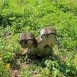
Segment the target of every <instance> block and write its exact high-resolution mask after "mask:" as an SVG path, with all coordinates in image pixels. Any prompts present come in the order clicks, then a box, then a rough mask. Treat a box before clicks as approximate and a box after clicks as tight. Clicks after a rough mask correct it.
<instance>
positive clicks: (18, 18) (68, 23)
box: [0, 0, 77, 77]
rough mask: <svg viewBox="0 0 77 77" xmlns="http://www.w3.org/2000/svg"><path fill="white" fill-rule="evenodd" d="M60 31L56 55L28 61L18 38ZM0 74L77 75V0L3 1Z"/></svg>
mask: <svg viewBox="0 0 77 77" xmlns="http://www.w3.org/2000/svg"><path fill="white" fill-rule="evenodd" d="M51 25H53V26H54V27H55V28H56V30H57V42H56V45H55V47H53V51H54V57H53V60H52V59H51V57H52V56H49V57H46V58H43V59H41V60H39V59H38V60H36V59H35V60H30V61H29V60H28V61H29V62H28V61H27V62H26V60H27V57H26V56H22V55H21V52H22V50H21V46H20V45H19V43H18V37H19V34H20V33H21V32H28V31H31V32H33V33H34V34H35V37H36V36H37V35H38V34H39V30H40V29H41V28H42V27H48V26H51ZM0 77H77V0H0Z"/></svg>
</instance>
